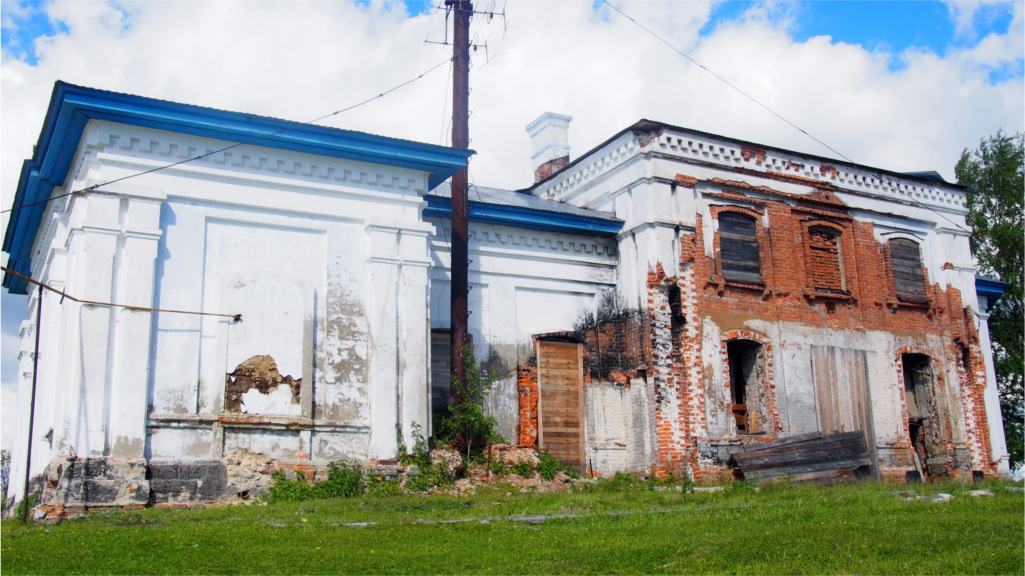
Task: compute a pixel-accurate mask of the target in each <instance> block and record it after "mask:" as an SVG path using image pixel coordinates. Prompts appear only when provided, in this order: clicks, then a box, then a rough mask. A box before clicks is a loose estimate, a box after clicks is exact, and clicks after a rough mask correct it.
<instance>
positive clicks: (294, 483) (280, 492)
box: [267, 470, 313, 502]
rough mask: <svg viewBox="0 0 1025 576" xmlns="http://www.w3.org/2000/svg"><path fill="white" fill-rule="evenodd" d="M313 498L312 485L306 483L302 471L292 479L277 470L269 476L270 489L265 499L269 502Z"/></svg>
mask: <svg viewBox="0 0 1025 576" xmlns="http://www.w3.org/2000/svg"><path fill="white" fill-rule="evenodd" d="M311 498H313V487H312V486H310V485H309V484H307V483H306V480H305V479H304V478H303V476H302V473H297V478H295V479H292V478H289V477H288V476H286V475H285V473H284V472H282V471H281V470H278V471H277V472H275V473H274V474H273V475H272V476H271V484H270V490H269V491H268V492H267V500H269V501H271V502H282V501H299V500H309V499H311Z"/></svg>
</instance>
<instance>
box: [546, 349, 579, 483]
mask: <svg viewBox="0 0 1025 576" xmlns="http://www.w3.org/2000/svg"><path fill="white" fill-rule="evenodd" d="M582 362H583V358H582V355H581V346H580V344H577V343H575V342H553V341H545V340H541V341H538V343H537V366H538V391H539V398H538V445H539V446H540V448H541V449H542V450H546V451H547V452H548V453H549V454H551V455H552V456H554V457H555V458H556V459H557V460H558V461H559V462H562V463H563V464H566V465H568V466H572V467H573V469H575V470H576V471H577V472H581V473H583V472H584V427H583V424H584V399H583V366H582Z"/></svg>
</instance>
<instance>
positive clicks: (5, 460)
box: [0, 448, 11, 502]
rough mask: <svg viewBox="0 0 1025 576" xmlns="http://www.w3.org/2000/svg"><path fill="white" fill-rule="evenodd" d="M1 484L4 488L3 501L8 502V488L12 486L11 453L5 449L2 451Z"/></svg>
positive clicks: (0, 457) (0, 455) (0, 460)
mask: <svg viewBox="0 0 1025 576" xmlns="http://www.w3.org/2000/svg"><path fill="white" fill-rule="evenodd" d="M0 484H2V488H3V500H0V502H7V488H8V487H9V486H10V485H11V451H10V450H8V449H6V448H5V449H4V450H2V451H0Z"/></svg>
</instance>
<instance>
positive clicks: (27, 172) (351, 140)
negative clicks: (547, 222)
mask: <svg viewBox="0 0 1025 576" xmlns="http://www.w3.org/2000/svg"><path fill="white" fill-rule="evenodd" d="M90 119H98V120H108V121H111V122H117V123H121V124H129V125H133V126H142V127H148V128H155V129H159V130H167V131H171V132H178V133H182V134H190V135H193V136H201V137H207V138H214V139H218V140H225V141H228V142H249V141H252V140H255V139H257V138H259V139H260V140H259V141H258V142H254V143H253V145H254V146H261V147H264V148H276V149H281V150H290V151H293V152H303V153H309V154H317V155H321V156H329V157H334V158H345V159H349V160H356V161H361V162H369V163H374V164H383V165H387V166H397V167H402V168H410V169H414V170H423V171H425V172H428V173H429V174H430V176H428V190H431V189H433V188H435V187H436V186H438V185H439V184H441V183H442V182H444V181H445V180H447V179H448V178H449V177H451V176H452V175H453V174H455V173H456V172H458V171H459V170H460V169H462V168H463V167H465V166H466V161H467V159H468V158H469V157H470V156H472V155H473V154H474V152H473V151H472V150H459V149H456V148H448V147H445V146H437V145H434V144H423V143H420V142H413V141H410V140H400V139H397V138H388V137H384V136H376V135H373V134H366V133H363V132H355V131H350V130H341V129H338V128H327V127H324V126H315V125H310V124H304V123H301V122H292V121H288V120H280V119H277V118H269V117H266V116H256V115H253V114H245V113H242V112H230V111H225V110H217V109H214V108H205V107H202V106H195V105H192V104H181V103H177V102H168V101H165V100H157V99H153V98H146V97H142V96H135V95H131V94H121V93H118V92H108V91H105V90H97V89H94V88H85V87H82V86H75V85H73V84H68V83H65V82H60V81H58V82H56V83H55V84H54V88H53V94H52V95H51V97H50V105H49V108H48V110H47V112H46V117H45V119H44V121H43V127H42V130H41V131H40V134H39V141H38V142H37V144H36V146H35V149H34V152H33V154H32V159H31V160H26V161H25V163H24V164H23V166H22V171H21V179H20V180H19V182H18V188H17V192H16V194H15V197H14V203H13V205H12V206H21V205H27V204H32V203H34V202H40V201H42V200H45V199H47V198H49V197H50V194H51V193H52V191H53V188H54V187H55V186H61V185H63V184H64V181H65V179H66V178H67V175H68V171H69V170H70V169H71V164H72V162H73V161H74V157H75V152H76V151H77V149H78V144H79V141H80V139H81V137H82V131H83V130H84V129H85V125H86V123H87V122H88V121H89V120H90ZM45 208H46V205H45V204H38V205H36V206H32V207H29V208H25V209H21V210H15V211H14V212H13V213H12V214H11V220H10V222H9V224H8V227H7V233H6V235H5V236H4V242H3V250H4V252H7V253H8V254H9V255H10V258H9V260H8V267H9V268H11V269H12V270H14V271H16V272H18V273H20V274H24V275H26V276H28V275H29V273H30V264H29V256H30V253H31V250H32V244H33V242H34V240H35V234H36V232H37V231H38V230H39V224H40V222H41V221H42V216H43V213H44V212H45ZM3 286H4V287H6V288H7V289H8V290H10V291H11V292H14V293H17V294H24V293H25V290H26V288H27V283H26V282H25V281H24V280H20V279H18V278H15V277H13V276H11V275H8V274H5V275H4V280H3Z"/></svg>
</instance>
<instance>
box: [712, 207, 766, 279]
mask: <svg viewBox="0 0 1025 576" xmlns="http://www.w3.org/2000/svg"><path fill="white" fill-rule="evenodd" d="M719 258H720V259H721V261H722V275H723V278H725V279H727V280H734V281H737V282H761V281H762V267H761V261H760V260H759V253H758V227H757V223H756V221H755V219H754V218H753V217H751V216H748V215H746V214H740V213H737V212H720V213H719Z"/></svg>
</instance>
